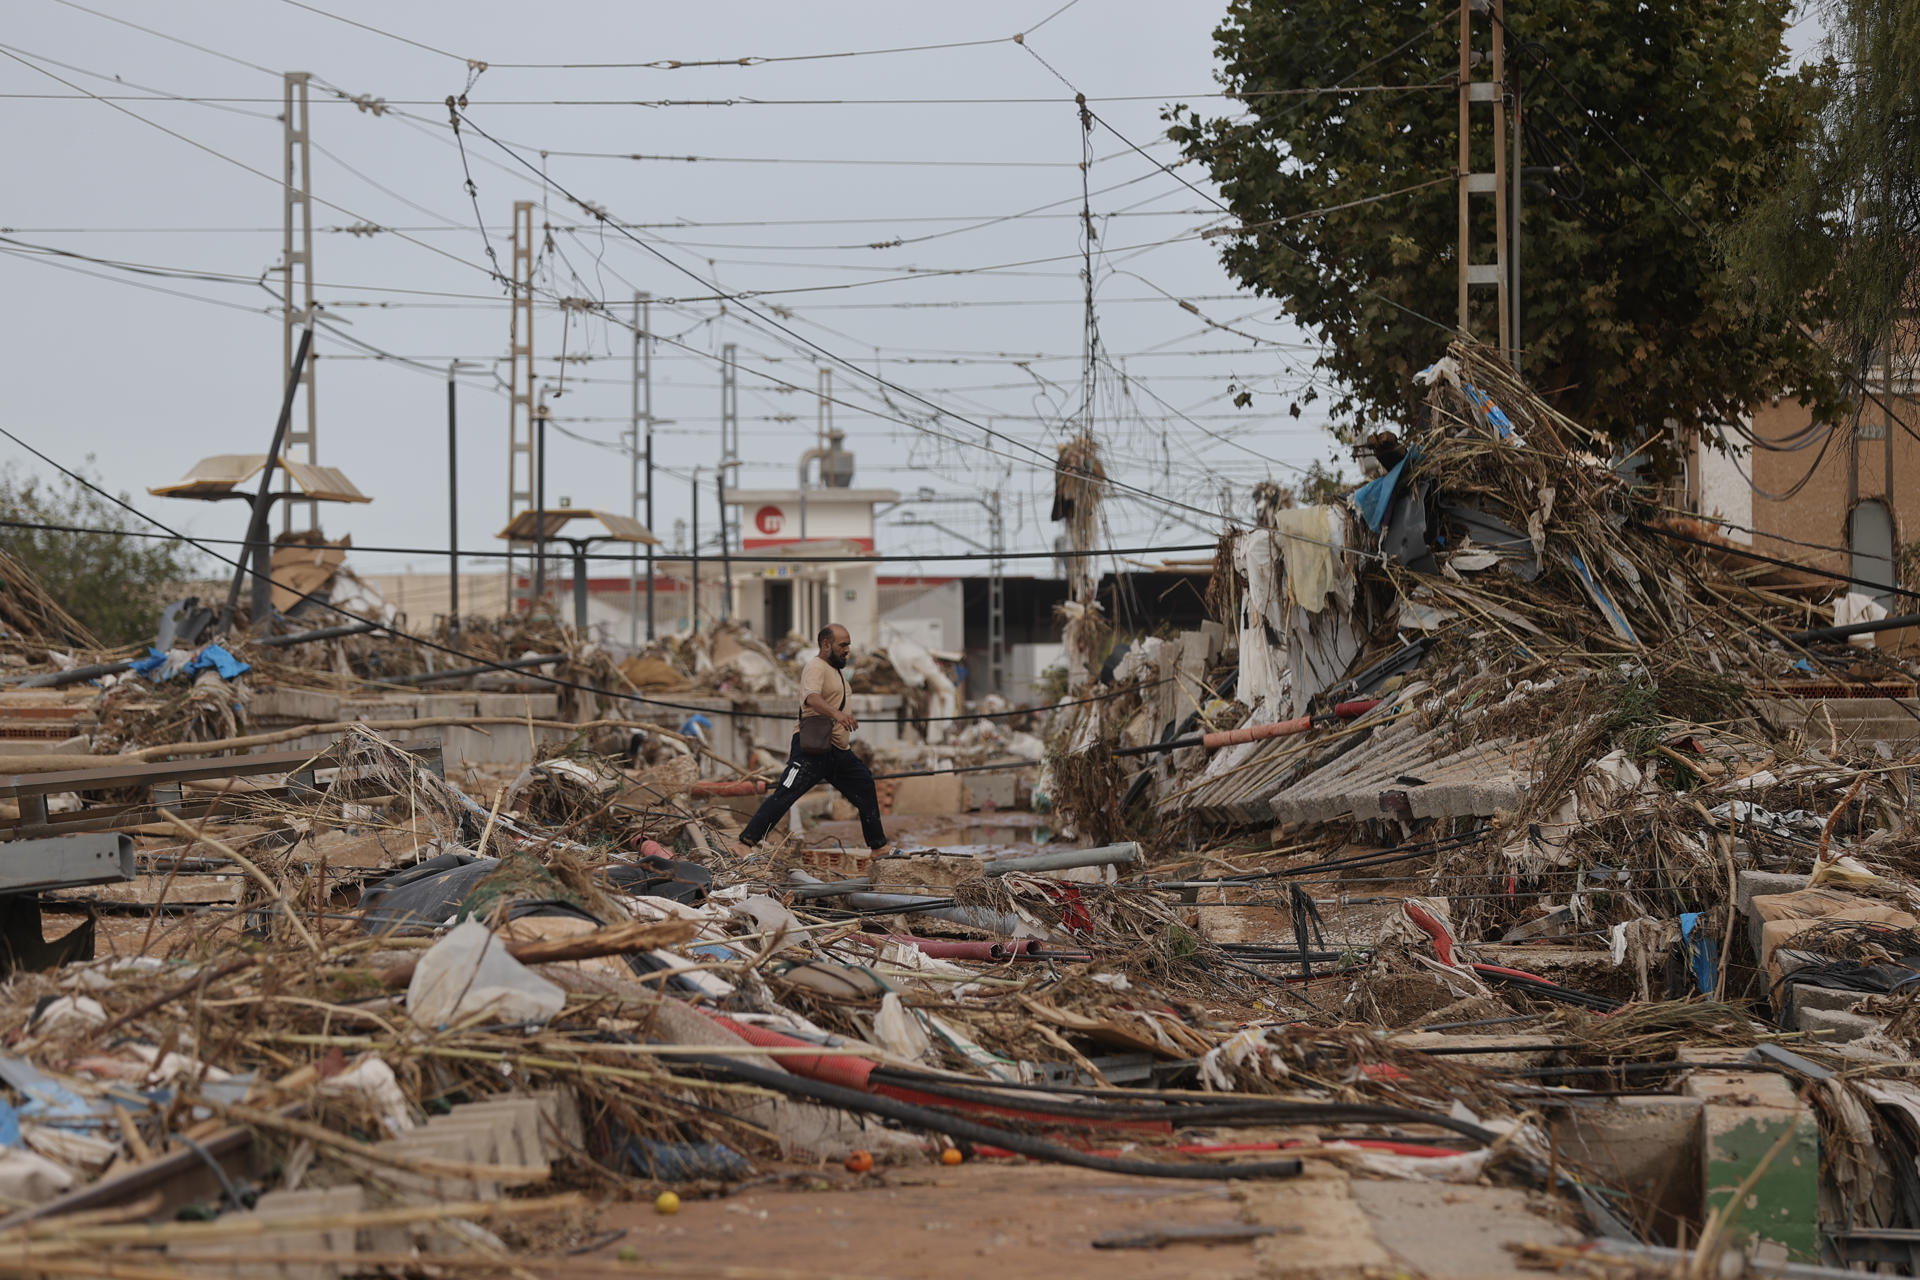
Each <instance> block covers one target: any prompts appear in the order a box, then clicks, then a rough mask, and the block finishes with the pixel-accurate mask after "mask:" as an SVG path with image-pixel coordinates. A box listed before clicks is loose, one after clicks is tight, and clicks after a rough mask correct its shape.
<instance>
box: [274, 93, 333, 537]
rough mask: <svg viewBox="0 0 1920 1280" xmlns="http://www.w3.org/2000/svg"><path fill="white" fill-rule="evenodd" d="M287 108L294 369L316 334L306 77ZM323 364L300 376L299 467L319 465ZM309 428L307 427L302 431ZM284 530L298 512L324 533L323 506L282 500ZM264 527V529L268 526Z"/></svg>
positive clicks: (288, 284) (294, 426) (295, 451)
mask: <svg viewBox="0 0 1920 1280" xmlns="http://www.w3.org/2000/svg"><path fill="white" fill-rule="evenodd" d="M284 79H285V94H284V106H283V108H282V114H281V117H280V123H281V136H282V138H283V139H284V143H283V146H284V150H285V152H286V181H285V182H283V183H282V184H281V187H280V190H281V193H282V195H283V197H284V200H283V210H284V213H285V221H284V224H283V226H284V232H283V234H282V236H281V241H280V304H281V305H280V367H281V369H283V370H284V369H290V368H292V367H293V348H294V344H295V342H296V341H297V338H296V335H297V334H299V333H300V332H302V331H303V330H307V329H311V328H312V327H313V321H314V314H315V313H314V308H313V167H312V160H311V152H310V148H309V145H308V139H309V137H310V134H309V132H308V128H307V124H308V120H307V73H306V72H305V71H289V72H287V73H286V74H285V77H284ZM317 363H318V361H316V360H313V359H308V360H306V361H304V362H303V367H302V369H301V372H300V387H301V388H302V389H303V390H304V391H305V393H306V396H305V398H306V408H305V411H304V412H303V413H302V412H296V413H295V415H294V418H293V421H292V422H290V423H289V424H288V428H287V440H286V449H287V452H288V454H290V455H295V456H294V457H293V459H292V460H293V461H295V462H308V463H313V462H318V461H320V444H319V437H318V435H317V434H316V432H315V423H316V420H317V419H316V415H315V411H314V403H313V370H314V366H315V365H316V364H317ZM303 424H304V425H303ZM282 483H283V486H284V488H285V489H286V491H287V492H288V493H289V494H291V493H292V492H293V477H291V476H286V477H284V478H283V481H282ZM280 503H281V505H280V520H281V528H282V529H283V530H285V531H286V532H289V533H291V532H292V531H293V528H294V523H295V518H296V517H295V510H296V508H297V509H298V511H299V513H300V514H299V520H300V521H301V527H302V528H306V529H318V528H319V527H320V504H319V503H317V502H296V501H294V500H293V499H292V498H291V497H286V498H282V499H281V500H280ZM263 527H264V526H263Z"/></svg>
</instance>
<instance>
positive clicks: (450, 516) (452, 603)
mask: <svg viewBox="0 0 1920 1280" xmlns="http://www.w3.org/2000/svg"><path fill="white" fill-rule="evenodd" d="M456 367H458V361H456V362H454V363H453V364H449V365H448V366H447V642H448V643H449V644H453V645H456V646H457V645H458V644H459V643H460V462H459V443H460V439H459V432H458V430H457V423H456V420H455V417H454V392H455V385H456V384H455V383H454V380H453V373H454V369H455V368H456Z"/></svg>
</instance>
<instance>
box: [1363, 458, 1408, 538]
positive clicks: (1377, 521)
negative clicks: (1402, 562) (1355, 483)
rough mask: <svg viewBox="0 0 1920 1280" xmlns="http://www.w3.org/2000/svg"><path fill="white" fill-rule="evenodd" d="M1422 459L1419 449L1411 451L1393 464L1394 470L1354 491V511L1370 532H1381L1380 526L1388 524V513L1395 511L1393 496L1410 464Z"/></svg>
mask: <svg viewBox="0 0 1920 1280" xmlns="http://www.w3.org/2000/svg"><path fill="white" fill-rule="evenodd" d="M1419 457H1420V451H1419V450H1418V449H1412V450H1409V451H1408V453H1407V456H1406V457H1404V458H1402V459H1400V461H1398V462H1396V463H1394V464H1393V469H1392V470H1391V471H1389V472H1387V474H1385V475H1383V476H1378V477H1376V478H1374V479H1372V480H1369V481H1367V482H1366V483H1365V484H1363V485H1361V486H1360V487H1359V488H1358V489H1355V490H1354V491H1353V497H1352V502H1353V509H1354V510H1355V511H1358V512H1359V513H1360V518H1361V519H1362V520H1364V521H1366V522H1367V529H1368V531H1369V532H1372V533H1378V532H1380V526H1381V525H1383V524H1385V523H1386V522H1387V513H1388V512H1390V511H1392V510H1393V495H1394V492H1395V491H1396V490H1397V489H1398V488H1399V487H1400V477H1402V476H1403V475H1405V474H1406V472H1407V467H1408V465H1409V464H1410V463H1412V462H1414V461H1416V460H1417V459H1418V458H1419Z"/></svg>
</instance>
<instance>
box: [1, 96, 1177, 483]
mask: <svg viewBox="0 0 1920 1280" xmlns="http://www.w3.org/2000/svg"><path fill="white" fill-rule="evenodd" d="M16 60H21V59H16ZM26 65H29V66H32V65H33V64H32V63H27V64H26ZM34 69H36V70H40V71H41V74H43V75H47V76H49V78H52V79H54V80H56V81H57V82H59V83H62V84H67V85H68V87H71V88H75V89H76V90H78V91H79V92H81V93H82V94H84V95H85V96H89V97H94V98H102V100H104V98H103V95H98V94H91V93H88V92H87V91H86V90H84V89H80V88H79V86H75V85H72V84H71V83H70V82H67V81H64V80H62V79H61V78H60V77H58V76H54V75H52V73H50V72H47V71H45V70H44V69H43V68H38V67H35V68H34ZM109 105H111V104H109ZM122 110H123V111H124V109H122ZM125 114H129V115H132V116H133V117H134V118H135V119H137V120H140V121H141V122H142V123H146V124H148V125H149V126H150V127H154V128H157V129H160V130H161V131H162V132H166V133H169V134H170V135H171V136H174V137H176V138H179V139H180V140H182V141H186V142H188V143H189V144H190V145H194V146H196V147H198V148H199V149H202V150H205V151H208V152H209V153H210V154H213V155H215V156H217V157H218V158H221V159H225V160H227V161H228V162H230V163H233V164H236V165H237V166H239V167H241V168H244V169H247V170H248V171H249V172H252V173H255V174H256V175H257V176H261V177H265V178H267V179H268V180H269V181H274V179H272V178H271V177H270V175H266V174H264V173H262V172H261V171H259V170H255V169H253V168H252V167H251V166H248V165H245V164H244V163H243V162H239V161H235V160H233V159H232V158H231V157H228V156H225V155H223V154H222V153H219V152H217V151H214V150H213V149H212V148H208V147H205V146H204V145H203V144H199V143H197V142H195V141H194V140H193V139H191V138H188V137H186V136H185V135H182V134H178V133H176V132H175V131H173V130H169V129H166V128H165V127H164V126H161V125H158V124H157V123H156V122H153V121H150V120H147V119H146V118H145V117H142V116H139V115H138V114H137V113H132V112H125ZM482 132H484V131H482ZM489 140H490V141H494V142H495V144H496V145H499V146H502V149H503V150H507V151H508V152H509V154H510V155H513V153H512V151H511V149H510V148H507V147H505V145H504V144H501V143H499V142H498V140H496V139H492V138H491V137H490V138H489ZM1122 140H1123V141H1126V140H1125V139H1122ZM1128 145H1129V146H1133V144H1131V143H1130V142H1129V143H1128ZM1135 149H1136V150H1137V149H1138V148H1137V147H1136V148H1135ZM514 158H515V159H516V160H518V161H520V163H521V164H522V165H525V164H526V162H525V160H524V158H523V157H519V156H518V155H514ZM528 167H529V168H531V166H528ZM1161 167H1162V168H1164V166H1161ZM361 176H363V177H364V175H361ZM539 176H540V179H541V181H542V182H543V183H544V182H546V181H547V179H546V175H544V174H541V175H539ZM389 194H393V193H391V192H389ZM569 198H571V196H569ZM322 203H330V202H324V201H323V202H322ZM330 207H334V208H337V209H338V208H340V206H337V205H330ZM416 207H418V206H416ZM341 211H342V212H346V213H348V214H350V215H352V216H356V217H358V216H360V215H358V214H354V213H353V211H352V210H347V209H341ZM434 216H436V217H437V216H441V215H437V214H436V215H434ZM628 238H629V239H631V240H633V241H634V242H635V243H639V244H642V246H643V247H646V248H648V249H649V250H650V251H652V252H654V253H655V254H656V255H657V256H662V257H664V255H659V254H658V250H656V249H653V248H652V246H648V245H645V244H644V242H642V241H640V240H639V239H638V238H637V237H633V236H631V235H629V236H628ZM415 243H417V244H420V247H425V248H429V249H430V250H431V249H432V246H429V245H425V244H424V243H421V242H417V241H416V242H415ZM435 252H438V251H435ZM442 256H446V257H449V258H450V259H452V260H454V261H458V262H461V263H462V264H463V265H466V266H470V267H477V264H474V263H471V262H467V261H466V260H464V259H461V258H458V257H457V256H455V255H451V254H442ZM669 261H670V260H669ZM674 265H675V266H678V264H674ZM479 269H482V270H485V268H479ZM682 269H683V270H684V268H682ZM492 274H494V275H495V276H496V278H498V271H497V268H496V269H495V271H494V272H493V273H492ZM689 274H692V273H689ZM916 274H917V273H916ZM696 278H697V277H696ZM328 287H342V286H328ZM722 298H724V299H725V300H729V301H734V302H736V303H737V302H738V301H739V295H734V294H727V295H721V296H719V297H716V298H715V299H713V300H721V299H722ZM202 300H204V299H202ZM776 327H781V326H776ZM788 332H789V335H790V336H792V337H794V338H796V339H797V340H799V341H802V342H806V340H805V339H802V338H800V337H799V335H795V334H791V331H788ZM356 345H360V346H362V347H363V348H364V349H367V350H370V351H373V352H376V353H379V354H380V355H381V356H382V358H395V357H392V355H391V353H384V352H380V351H379V349H378V348H377V347H373V346H372V345H371V344H365V343H359V344H356ZM807 345H809V346H817V344H812V343H807ZM821 350H824V348H821ZM850 367H853V368H855V369H857V370H858V369H859V366H850ZM861 371H862V372H864V370H861ZM881 381H884V380H881ZM889 385H891V384H889ZM895 389H897V390H903V391H904V389H900V388H895ZM908 394H911V393H908ZM930 407H934V408H935V409H936V414H937V413H938V412H939V411H938V408H937V406H930ZM962 420H964V419H962ZM903 425H909V426H911V427H913V428H914V429H916V430H923V431H924V430H926V428H925V425H924V424H919V423H908V424H903ZM969 425H975V426H977V425H978V424H969ZM936 434H938V433H936ZM950 439H951V438H950ZM1009 440H1011V438H1009ZM953 442H954V443H960V444H973V443H974V442H968V441H959V440H954V441H953ZM1028 447H1029V448H1031V447H1032V446H1028ZM1136 492H1137V493H1138V496H1141V497H1148V498H1149V500H1152V498H1151V496H1150V495H1146V494H1145V493H1144V492H1139V491H1136ZM1189 509H1190V510H1194V511H1196V512H1198V511H1200V509H1199V508H1189ZM1203 514H1212V513H1203Z"/></svg>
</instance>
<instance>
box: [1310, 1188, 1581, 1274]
mask: <svg viewBox="0 0 1920 1280" xmlns="http://www.w3.org/2000/svg"><path fill="white" fill-rule="evenodd" d="M1352 1193H1353V1200H1354V1203H1355V1204H1357V1205H1358V1206H1359V1207H1360V1210H1361V1212H1362V1213H1363V1214H1364V1215H1365V1217H1366V1220H1367V1223H1368V1225H1369V1226H1370V1227H1371V1228H1372V1235H1373V1237H1374V1239H1375V1240H1377V1241H1378V1242H1379V1243H1380V1244H1381V1245H1383V1246H1384V1247H1385V1248H1386V1249H1387V1251H1388V1252H1389V1253H1391V1254H1392V1255H1393V1256H1394V1257H1395V1258H1396V1259H1397V1260H1398V1261H1399V1262H1400V1264H1401V1265H1402V1266H1403V1267H1405V1268H1407V1269H1408V1270H1409V1271H1412V1272H1414V1273H1417V1274H1419V1275H1421V1276H1424V1277H1427V1280H1533V1278H1534V1277H1536V1276H1538V1275H1539V1272H1537V1271H1533V1270H1523V1269H1522V1268H1521V1266H1520V1260H1519V1258H1518V1256H1517V1255H1516V1254H1515V1253H1514V1252H1513V1250H1512V1249H1511V1248H1510V1247H1509V1246H1511V1245H1524V1244H1557V1245H1571V1244H1577V1243H1579V1242H1580V1241H1581V1240H1582V1239H1583V1236H1582V1234H1581V1233H1580V1232H1578V1231H1576V1230H1574V1229H1573V1228H1572V1227H1570V1226H1568V1225H1567V1224H1566V1222H1565V1221H1563V1220H1561V1219H1560V1218H1559V1217H1557V1216H1556V1215H1555V1214H1554V1212H1553V1209H1554V1205H1553V1202H1552V1201H1551V1200H1549V1199H1547V1198H1545V1197H1542V1196H1540V1195H1538V1194H1536V1193H1532V1192H1526V1191H1521V1190H1518V1189H1515V1188H1512V1187H1481V1186H1471V1185H1468V1186H1459V1185H1452V1184H1436V1183H1424V1182H1402V1181H1395V1182H1371V1181H1361V1180H1356V1181H1355V1182H1354V1183H1353V1184H1352ZM1315 1230H1316V1231H1317V1230H1318V1228H1317V1227H1316V1228H1315ZM1402 1274H1404V1273H1402Z"/></svg>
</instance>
